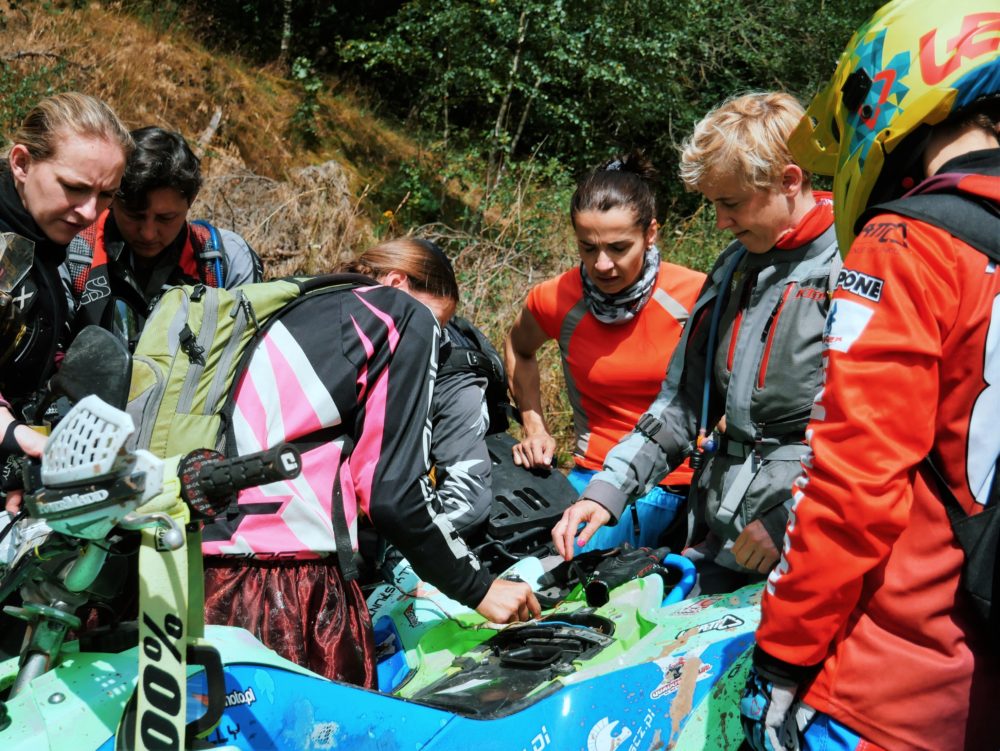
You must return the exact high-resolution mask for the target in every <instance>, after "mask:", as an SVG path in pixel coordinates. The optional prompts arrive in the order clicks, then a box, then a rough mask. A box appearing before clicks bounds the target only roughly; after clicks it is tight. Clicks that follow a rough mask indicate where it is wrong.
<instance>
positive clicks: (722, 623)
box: [674, 613, 745, 639]
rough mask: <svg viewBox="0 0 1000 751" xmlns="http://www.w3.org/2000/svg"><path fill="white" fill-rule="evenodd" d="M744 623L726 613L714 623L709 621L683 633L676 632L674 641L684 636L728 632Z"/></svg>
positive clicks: (737, 617)
mask: <svg viewBox="0 0 1000 751" xmlns="http://www.w3.org/2000/svg"><path fill="white" fill-rule="evenodd" d="M744 623H745V621H744V620H743V619H742V618H740V617H739V616H737V615H733V614H732V613H727V614H726V615H724V616H722V617H721V618H717V619H715V620H714V621H709V622H708V623H702V624H701V625H698V626H693V627H692V628H687V629H684V630H683V631H678V632H677V636H676V637H674V638H676V639H681V638H683V637H685V636H694V635H695V634H706V633H708V632H709V631H730V630H731V629H734V628H739V627H740V626H742V625H743V624H744Z"/></svg>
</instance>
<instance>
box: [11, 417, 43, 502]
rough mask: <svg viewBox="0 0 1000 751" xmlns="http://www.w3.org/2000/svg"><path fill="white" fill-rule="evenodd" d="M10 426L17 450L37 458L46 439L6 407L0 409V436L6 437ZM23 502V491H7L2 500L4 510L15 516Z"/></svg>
mask: <svg viewBox="0 0 1000 751" xmlns="http://www.w3.org/2000/svg"><path fill="white" fill-rule="evenodd" d="M11 426H13V431H12V435H11V437H10V438H11V439H12V440H13V442H14V443H16V444H17V448H20V449H21V451H23V452H24V454H25V455H26V456H33V457H39V456H41V455H42V451H43V450H44V449H45V442H46V441H47V440H48V438H47V437H46V436H44V435H42V434H41V433H39V432H38V431H36V430H32V429H31V428H29V427H28V426H27V425H25V424H24V423H23V422H20V421H18V420H16V419H15V418H14V415H12V414H11V413H10V411H9V410H8V409H7V408H6V407H0V436H4V437H6V436H7V431H8V430H10V429H11ZM11 448H12V449H13V448H14V447H11ZM15 453H16V452H15ZM23 501H24V491H22V490H20V489H11V490H8V491H7V493H6V497H5V499H4V509H5V510H6V511H7V512H8V513H11V514H16V513H17V512H18V511H20V510H21V504H22V503H23Z"/></svg>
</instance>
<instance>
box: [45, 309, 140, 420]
mask: <svg viewBox="0 0 1000 751" xmlns="http://www.w3.org/2000/svg"><path fill="white" fill-rule="evenodd" d="M131 380H132V357H131V356H130V355H129V352H128V348H127V347H126V346H125V344H124V343H123V342H122V340H121V339H119V338H118V337H117V336H115V335H114V334H112V333H111V332H110V331H105V330H104V329H102V328H101V327H100V326H87V327H86V328H84V329H83V330H82V331H81V332H80V333H79V334H78V335H77V337H76V338H75V339H74V340H73V343H72V344H71V345H70V347H69V349H68V350H67V351H66V356H65V357H64V358H63V361H62V365H61V366H60V368H59V371H58V372H57V373H56V374H55V375H54V376H52V379H51V380H50V381H49V387H50V389H51V392H52V394H53V396H65V397H67V398H68V399H69V400H70V401H71V402H74V403H75V402H78V401H79V400H80V399H82V398H83V397H85V396H88V395H89V394H97V396H99V397H100V398H101V399H103V400H104V401H105V402H107V403H108V404H110V405H111V406H112V407H117V408H118V409H125V405H126V404H127V403H128V391H129V383H130V382H131Z"/></svg>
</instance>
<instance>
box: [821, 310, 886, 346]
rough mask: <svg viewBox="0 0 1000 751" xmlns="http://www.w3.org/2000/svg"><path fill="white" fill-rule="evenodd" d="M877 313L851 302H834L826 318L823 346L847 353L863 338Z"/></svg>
mask: <svg viewBox="0 0 1000 751" xmlns="http://www.w3.org/2000/svg"><path fill="white" fill-rule="evenodd" d="M874 313H875V311H874V310H873V309H872V308H869V307H867V306H865V305H862V304H861V303H857V302H852V301H850V300H840V299H838V300H834V301H833V305H831V306H830V312H829V313H828V314H827V316H826V328H825V329H824V330H823V346H825V347H826V348H827V349H833V350H836V351H837V352H847V350H849V349H850V348H851V345H852V344H854V342H855V341H856V340H857V338H858V337H859V336H861V334H862V332H864V330H865V327H866V326H867V325H868V321H870V320H871V317H872V314H874Z"/></svg>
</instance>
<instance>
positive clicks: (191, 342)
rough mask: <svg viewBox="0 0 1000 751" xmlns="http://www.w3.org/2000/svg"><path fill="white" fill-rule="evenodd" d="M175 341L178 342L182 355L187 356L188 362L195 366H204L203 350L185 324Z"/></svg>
mask: <svg viewBox="0 0 1000 751" xmlns="http://www.w3.org/2000/svg"><path fill="white" fill-rule="evenodd" d="M177 340H178V341H179V342H180V345H181V349H182V350H184V354H186V355H187V356H188V360H190V361H191V362H192V363H195V364H197V365H202V366H204V365H205V348H204V347H202V346H201V345H199V344H198V339H197V338H196V337H195V335H194V332H193V331H191V327H190V326H188V325H187V324H186V323H185V324H184V328H182V329H181V330H180V333H179V334H178V335H177Z"/></svg>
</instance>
